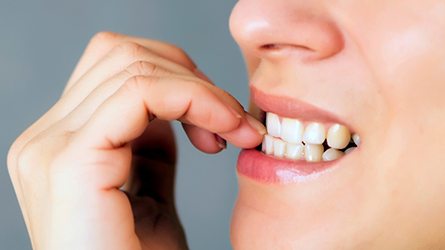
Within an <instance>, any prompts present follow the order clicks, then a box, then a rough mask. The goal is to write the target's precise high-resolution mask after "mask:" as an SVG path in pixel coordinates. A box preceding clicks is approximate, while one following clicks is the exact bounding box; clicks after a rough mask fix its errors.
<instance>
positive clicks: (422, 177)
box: [359, 1, 445, 228]
mask: <svg viewBox="0 0 445 250" xmlns="http://www.w3.org/2000/svg"><path fill="white" fill-rule="evenodd" d="M395 2H397V1H395ZM432 2H434V3H435V4H432ZM422 4H423V3H422ZM407 5H409V4H407ZM413 6H416V4H413ZM417 6H419V2H417ZM388 7H390V6H388ZM392 8H393V10H392V11H389V10H387V11H380V12H379V13H381V14H379V15H377V16H376V17H375V18H374V19H372V20H373V23H372V24H371V23H368V25H366V27H367V28H368V29H364V30H363V31H362V32H361V34H362V36H359V37H360V38H361V39H360V43H361V45H362V46H361V47H362V48H363V54H364V57H365V58H366V59H367V60H368V63H369V65H371V67H370V68H371V70H372V71H373V72H372V73H373V75H374V76H375V79H376V82H375V84H378V85H379V89H380V90H381V92H382V95H383V96H384V98H385V101H386V109H388V113H389V115H388V117H385V118H384V119H382V121H381V122H382V125H386V126H384V127H385V128H388V129H387V131H386V132H385V133H383V134H384V135H385V138H379V141H380V142H381V149H382V151H381V154H380V155H379V157H377V159H376V165H378V166H376V167H380V168H382V169H381V170H380V171H381V172H382V173H381V176H380V178H381V179H382V180H383V183H384V184H385V185H386V186H387V187H386V188H387V189H388V192H390V193H391V196H392V201H391V204H392V206H393V207H394V210H395V211H399V212H397V213H394V214H397V216H398V217H404V216H406V217H410V215H411V217H412V214H418V215H419V216H420V217H421V218H423V221H420V222H419V221H418V222H416V220H415V219H412V218H411V219H405V220H400V221H405V222H406V223H412V225H411V226H412V228H415V227H416V226H415V225H413V224H415V223H423V224H425V223H428V225H429V226H428V227H430V228H432V227H434V226H443V224H444V223H439V220H438V219H437V218H438V217H437V215H441V213H442V211H443V209H444V204H445V199H443V198H441V195H440V193H441V192H440V190H443V189H444V188H445V183H444V182H443V177H444V176H445V168H444V166H443V162H445V156H444V154H443V148H444V146H445V112H444V111H445V98H444V94H445V50H444V49H443V48H444V45H445V15H443V13H445V3H444V2H443V1H429V2H428V1H426V2H425V5H423V6H422V8H425V9H422V11H419V10H416V11H413V10H410V9H403V8H402V9H400V10H399V11H400V12H398V13H395V11H394V10H395V9H397V8H395V7H394V6H392ZM394 16H397V17H400V18H398V19H394ZM419 204H423V205H420V206H419ZM401 207H403V209H401ZM413 209H415V210H416V211H410V210H413ZM440 217H443V216H439V218H440ZM434 218H435V220H436V221H435V222H434ZM428 221H429V222H428Z"/></svg>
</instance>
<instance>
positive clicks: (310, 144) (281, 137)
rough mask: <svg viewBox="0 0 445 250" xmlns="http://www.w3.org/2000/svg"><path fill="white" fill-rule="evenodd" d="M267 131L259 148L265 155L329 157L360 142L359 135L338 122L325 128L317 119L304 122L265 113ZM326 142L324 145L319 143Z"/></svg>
mask: <svg viewBox="0 0 445 250" xmlns="http://www.w3.org/2000/svg"><path fill="white" fill-rule="evenodd" d="M266 128H267V134H266V135H265V136H264V139H263V144H262V149H261V150H262V151H263V152H264V153H265V154H267V155H273V156H275V157H279V158H286V159H290V160H306V161H308V162H320V161H333V160H336V159H339V158H341V157H342V156H344V155H345V154H348V153H350V152H351V151H352V150H354V149H355V148H356V147H357V146H358V145H359V144H360V136H359V135H357V134H352V135H351V132H350V131H349V129H348V128H347V127H346V126H344V125H341V124H333V125H331V126H330V127H329V128H328V129H326V128H325V125H324V124H322V123H318V122H310V123H307V124H306V125H305V124H303V122H301V121H299V120H298V119H291V118H281V117H279V116H278V115H276V114H274V113H270V112H268V113H266ZM323 144H324V145H327V148H326V150H325V147H324V146H323Z"/></svg>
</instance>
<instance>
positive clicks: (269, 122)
mask: <svg viewBox="0 0 445 250" xmlns="http://www.w3.org/2000/svg"><path fill="white" fill-rule="evenodd" d="M266 127H267V133H268V134H269V135H271V136H274V137H279V136H280V135H281V124H280V117H278V115H276V114H274V113H267V115H266Z"/></svg>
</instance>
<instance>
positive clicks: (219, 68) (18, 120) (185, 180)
mask: <svg viewBox="0 0 445 250" xmlns="http://www.w3.org/2000/svg"><path fill="white" fill-rule="evenodd" d="M235 3H236V0H224V1H208V0H187V1H182V0H134V1H122V0H121V1H117V0H108V1H88V0H76V1H57V0H52V1H50V0H48V1H41V0H34V1H20V0H14V1H13V0H0V32H1V33H0V117H1V118H0V161H1V163H2V164H1V168H0V249H8V250H14V249H31V247H30V244H29V240H28V236H27V233H26V231H25V225H24V223H23V220H22V217H21V214H20V211H19V206H18V204H17V201H16V198H15V195H14V193H13V189H12V186H11V182H10V180H9V177H8V173H7V168H6V154H7V150H8V148H9V145H10V144H11V143H12V141H13V140H14V138H16V137H17V136H18V135H19V134H20V132H21V131H23V130H24V129H25V128H26V127H28V126H29V125H30V124H31V123H32V122H33V121H35V120H36V119H37V118H38V117H40V116H41V115H42V114H43V113H44V112H45V111H46V110H48V109H49V108H50V107H51V106H52V104H53V103H54V102H55V101H56V100H57V98H58V97H59V95H60V93H61V91H62V89H63V87H64V84H65V82H66V81H67V79H68V77H69V76H70V74H71V71H72V70H73V69H74V67H75V65H76V62H77V60H78V59H79V57H80V55H81V53H82V51H83V49H84V48H85V46H86V44H87V42H88V40H89V39H90V38H91V36H93V35H94V34H95V33H96V32H98V31H102V30H108V31H115V32H121V33H125V34H131V35H137V36H144V37H149V38H154V39H160V40H165V41H169V42H171V43H174V44H176V45H178V46H180V47H182V48H184V49H185V50H186V51H187V52H188V53H189V54H190V55H191V57H192V58H193V59H194V60H195V62H196V63H197V64H198V65H199V67H200V68H201V69H202V70H203V71H204V72H205V73H206V74H207V75H208V76H210V78H212V79H213V80H214V82H215V83H217V85H219V86H220V87H222V88H224V89H226V90H227V91H229V92H230V93H232V94H233V95H234V96H235V97H236V98H238V99H239V100H240V101H241V103H242V104H244V105H245V106H247V100H248V89H247V80H246V77H245V73H244V65H243V62H242V58H241V56H240V54H239V50H238V48H237V46H236V44H235V43H234V41H233V40H232V38H231V36H230V33H229V30H228V18H229V15H230V11H231V8H232V7H233V6H234V4H235ZM175 130H176V132H177V135H178V137H177V138H178V144H179V154H180V155H179V165H178V166H179V168H178V178H177V186H176V189H177V190H176V193H177V205H178V209H179V214H180V217H181V220H182V222H183V224H184V226H185V229H186V233H187V238H188V242H189V246H190V249H198V250H200V249H212V250H218V249H231V247H230V241H229V225H230V216H231V211H232V207H233V204H234V201H235V199H236V194H237V185H236V176H235V163H236V157H237V154H238V150H237V149H235V148H233V147H229V149H228V150H226V151H225V152H223V153H221V154H219V155H216V156H208V155H205V154H203V153H200V152H199V151H197V150H196V149H194V148H193V147H192V146H191V144H190V143H189V142H188V140H187V138H186V136H185V134H184V133H183V132H182V130H181V127H180V125H178V124H175Z"/></svg>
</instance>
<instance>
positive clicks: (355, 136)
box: [352, 134, 361, 146]
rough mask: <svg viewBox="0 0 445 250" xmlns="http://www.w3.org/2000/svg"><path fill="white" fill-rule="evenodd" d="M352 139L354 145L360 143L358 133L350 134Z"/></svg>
mask: <svg viewBox="0 0 445 250" xmlns="http://www.w3.org/2000/svg"><path fill="white" fill-rule="evenodd" d="M352 140H353V141H354V143H355V145H357V146H358V145H360V142H361V141H360V136H359V135H358V134H353V135H352Z"/></svg>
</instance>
